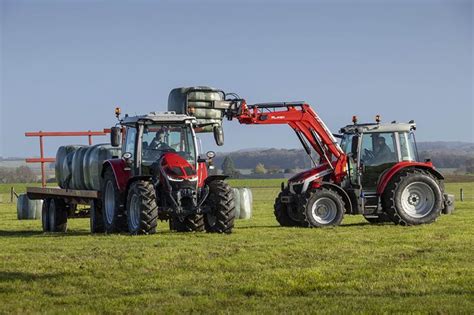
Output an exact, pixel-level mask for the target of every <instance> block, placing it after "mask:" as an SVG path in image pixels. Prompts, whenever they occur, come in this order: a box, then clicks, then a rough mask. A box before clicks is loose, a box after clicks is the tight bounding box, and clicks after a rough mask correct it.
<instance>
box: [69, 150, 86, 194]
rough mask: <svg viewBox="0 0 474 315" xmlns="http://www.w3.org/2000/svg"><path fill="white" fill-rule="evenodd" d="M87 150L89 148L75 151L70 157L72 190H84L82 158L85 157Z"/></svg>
mask: <svg viewBox="0 0 474 315" xmlns="http://www.w3.org/2000/svg"><path fill="white" fill-rule="evenodd" d="M88 148H89V147H82V148H79V149H78V150H77V151H75V152H74V155H73V157H72V169H71V174H72V179H71V188H72V189H79V190H82V189H86V185H85V183H84V156H85V155H86V152H87V149H88Z"/></svg>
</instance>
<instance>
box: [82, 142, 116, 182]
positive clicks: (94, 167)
mask: <svg viewBox="0 0 474 315" xmlns="http://www.w3.org/2000/svg"><path fill="white" fill-rule="evenodd" d="M119 155H120V149H118V148H114V147H112V146H111V145H110V144H108V143H102V144H96V145H94V146H91V147H88V148H87V151H86V153H85V155H84V161H83V172H84V186H85V189H89V190H100V185H101V177H100V174H101V172H102V166H103V163H104V161H105V160H109V159H111V158H112V157H114V156H119Z"/></svg>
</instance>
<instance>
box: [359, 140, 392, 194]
mask: <svg viewBox="0 0 474 315" xmlns="http://www.w3.org/2000/svg"><path fill="white" fill-rule="evenodd" d="M397 141H398V139H397V137H396V134H395V133H393V132H385V133H364V134H362V140H361V144H360V152H359V154H360V158H359V163H360V170H361V185H362V189H363V191H364V193H366V195H370V194H375V192H376V190H377V182H378V180H379V177H380V175H381V174H382V173H383V172H384V171H386V170H387V169H389V168H391V167H392V166H393V165H395V164H396V163H397V162H398V149H397V148H398V145H397Z"/></svg>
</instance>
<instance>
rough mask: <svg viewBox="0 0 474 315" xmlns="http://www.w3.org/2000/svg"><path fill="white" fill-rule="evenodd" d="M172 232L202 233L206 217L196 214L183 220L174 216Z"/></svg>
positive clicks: (171, 222)
mask: <svg viewBox="0 0 474 315" xmlns="http://www.w3.org/2000/svg"><path fill="white" fill-rule="evenodd" d="M170 230H174V231H177V232H202V231H204V216H203V215H202V214H195V215H188V216H187V217H184V218H181V219H180V218H179V217H177V216H173V217H171V218H170Z"/></svg>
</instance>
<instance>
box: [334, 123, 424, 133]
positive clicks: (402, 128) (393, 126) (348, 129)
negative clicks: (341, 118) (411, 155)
mask: <svg viewBox="0 0 474 315" xmlns="http://www.w3.org/2000/svg"><path fill="white" fill-rule="evenodd" d="M415 129H416V123H415V122H414V121H410V122H409V123H396V122H393V123H390V124H378V123H368V124H353V125H347V126H345V127H342V128H341V130H340V133H379V132H410V131H412V130H415Z"/></svg>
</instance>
